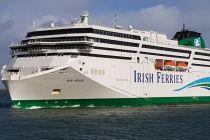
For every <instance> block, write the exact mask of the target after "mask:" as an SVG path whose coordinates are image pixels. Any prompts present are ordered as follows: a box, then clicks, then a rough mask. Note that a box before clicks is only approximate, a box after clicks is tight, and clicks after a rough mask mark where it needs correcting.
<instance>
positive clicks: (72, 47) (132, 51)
mask: <svg viewBox="0 0 210 140" xmlns="http://www.w3.org/2000/svg"><path fill="white" fill-rule="evenodd" d="M88 48H89V47H88V46H42V47H38V46H36V47H30V48H18V49H12V51H13V52H14V53H17V52H28V51H40V50H42V49H46V50H61V49H84V50H85V49H88ZM91 48H93V49H99V50H110V51H117V52H128V53H137V51H134V50H124V49H116V48H104V47H93V46H92V47H91Z"/></svg>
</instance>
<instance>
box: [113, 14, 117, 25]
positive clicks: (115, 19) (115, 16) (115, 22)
mask: <svg viewBox="0 0 210 140" xmlns="http://www.w3.org/2000/svg"><path fill="white" fill-rule="evenodd" d="M116 26H117V14H115V15H114V27H116Z"/></svg>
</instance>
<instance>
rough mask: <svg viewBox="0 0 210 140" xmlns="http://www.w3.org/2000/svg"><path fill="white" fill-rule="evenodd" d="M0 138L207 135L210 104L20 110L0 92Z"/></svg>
mask: <svg viewBox="0 0 210 140" xmlns="http://www.w3.org/2000/svg"><path fill="white" fill-rule="evenodd" d="M2 139H14V140H19V139H20V140H22V139H27V140H31V139H55V140H60V139H69V140H72V139H84V140H85V139H88V140H94V139H95V140H98V139H99V140H100V139H102V140H111V139H125V140H126V139H136V140H144V139H177V140H179V139H189V140H192V139H198V140H207V139H210V105H179V106H156V107H138V108H67V109H36V110H22V109H11V108H10V107H9V96H8V94H7V93H0V140H2Z"/></svg>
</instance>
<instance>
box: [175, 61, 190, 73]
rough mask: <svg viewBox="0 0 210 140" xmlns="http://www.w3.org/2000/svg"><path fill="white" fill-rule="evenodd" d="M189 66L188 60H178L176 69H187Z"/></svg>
mask: <svg viewBox="0 0 210 140" xmlns="http://www.w3.org/2000/svg"><path fill="white" fill-rule="evenodd" d="M187 68H188V62H183V61H177V62H176V70H177V71H186V70H187Z"/></svg>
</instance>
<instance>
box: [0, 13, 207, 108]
mask: <svg viewBox="0 0 210 140" xmlns="http://www.w3.org/2000/svg"><path fill="white" fill-rule="evenodd" d="M80 18H81V19H80V20H74V21H73V22H71V25H69V26H63V27H60V26H59V27H58V26H56V25H55V24H54V23H51V25H50V26H49V27H45V28H34V29H33V30H32V31H30V32H28V33H27V36H26V38H25V39H23V40H22V41H21V43H20V44H14V43H12V44H11V45H10V46H9V47H10V49H11V60H10V61H9V63H8V64H7V65H5V66H3V68H2V70H1V75H2V81H3V83H4V85H5V86H6V87H7V89H8V90H9V93H10V95H11V100H12V107H14V108H39V107H40V108H59V107H106V106H111V107H129V106H144V105H164V104H193V103H209V102H210V50H208V49H206V48H205V43H204V39H203V38H202V36H201V33H198V32H195V31H191V30H188V29H185V28H183V29H182V30H181V31H179V32H177V33H176V34H175V36H174V37H173V39H169V38H168V37H167V36H166V35H165V34H163V33H158V32H155V31H143V30H137V29H134V28H133V27H132V26H129V27H128V29H123V28H122V27H120V26H118V25H116V24H115V26H114V27H105V26H101V25H95V24H89V21H88V20H89V13H88V12H82V14H81V15H80Z"/></svg>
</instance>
